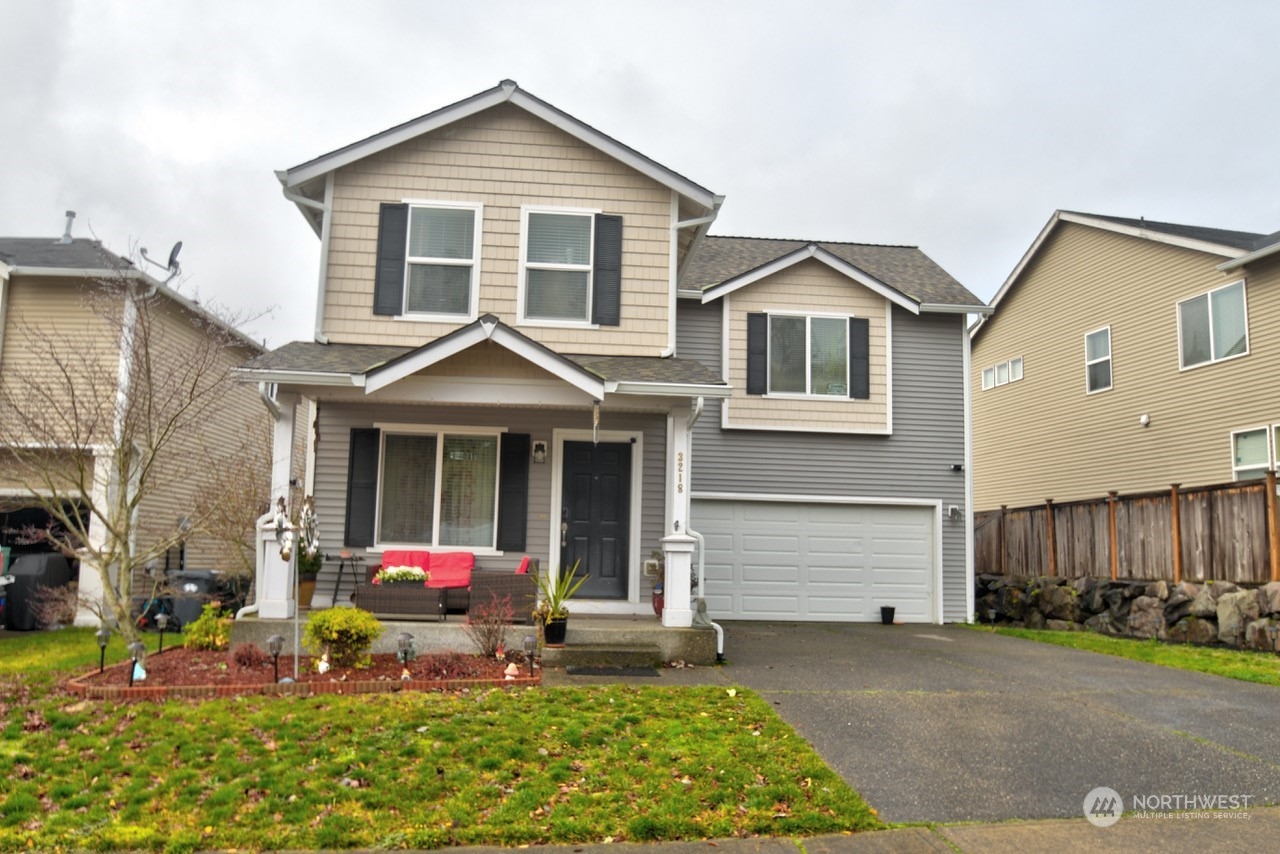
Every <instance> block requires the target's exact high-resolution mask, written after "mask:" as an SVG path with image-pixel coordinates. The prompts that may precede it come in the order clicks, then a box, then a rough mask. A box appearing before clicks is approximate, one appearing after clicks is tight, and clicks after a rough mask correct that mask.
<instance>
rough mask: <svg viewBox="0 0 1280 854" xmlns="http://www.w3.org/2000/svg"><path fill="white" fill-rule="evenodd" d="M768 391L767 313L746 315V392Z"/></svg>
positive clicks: (760, 392) (762, 392)
mask: <svg viewBox="0 0 1280 854" xmlns="http://www.w3.org/2000/svg"><path fill="white" fill-rule="evenodd" d="M768 391H769V315H767V314H763V313H752V314H748V315H747V394H765V393H766V392H768Z"/></svg>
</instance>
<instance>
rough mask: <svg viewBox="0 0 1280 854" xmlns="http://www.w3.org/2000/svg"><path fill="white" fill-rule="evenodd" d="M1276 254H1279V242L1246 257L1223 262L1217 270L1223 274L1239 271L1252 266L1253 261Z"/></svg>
mask: <svg viewBox="0 0 1280 854" xmlns="http://www.w3.org/2000/svg"><path fill="white" fill-rule="evenodd" d="M1276 253H1280V240H1277V241H1276V242H1275V243H1272V244H1271V245H1270V246H1264V247H1262V248H1261V249H1256V250H1254V251H1253V252H1250V253H1248V254H1247V255H1241V256H1240V257H1239V258H1232V259H1231V260H1230V261H1223V262H1222V263H1221V264H1219V265H1218V268H1217V269H1218V270H1220V271H1221V272H1223V273H1230V272H1232V271H1233V270H1239V269H1240V268H1241V267H1243V266H1244V265H1246V264H1252V263H1253V262H1254V261H1258V260H1261V259H1262V258H1267V257H1269V256H1271V255H1275V254H1276Z"/></svg>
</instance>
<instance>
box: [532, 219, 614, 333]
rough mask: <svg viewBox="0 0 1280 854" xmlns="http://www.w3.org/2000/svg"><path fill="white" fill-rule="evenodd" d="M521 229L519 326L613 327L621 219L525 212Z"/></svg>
mask: <svg viewBox="0 0 1280 854" xmlns="http://www.w3.org/2000/svg"><path fill="white" fill-rule="evenodd" d="M522 224H523V230H524V234H523V240H522V246H521V270H520V276H521V278H520V281H521V303H520V320H521V321H533V322H536V323H551V324H558V323H567V324H573V325H578V324H598V325H605V326H617V325H618V323H619V314H620V306H621V271H622V218H621V217H617V216H606V215H604V214H598V213H595V212H593V211H579V210H562V209H541V210H540V209H534V208H528V209H525V210H524V221H523V223H522Z"/></svg>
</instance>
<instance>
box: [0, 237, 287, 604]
mask: <svg viewBox="0 0 1280 854" xmlns="http://www.w3.org/2000/svg"><path fill="white" fill-rule="evenodd" d="M72 216H74V215H72ZM70 235H71V220H70V219H68V222H67V233H66V234H65V235H64V237H63V238H62V239H58V238H56V237H53V238H51V237H38V238H13V237H0V384H3V385H5V386H8V387H9V389H8V390H9V391H13V392H14V393H15V395H16V397H17V398H19V399H21V398H22V397H23V394H22V393H21V391H20V390H17V389H15V384H17V383H21V382H28V384H30V382H31V381H30V380H29V379H26V378H30V377H38V376H39V375H40V373H41V372H45V371H48V372H49V373H50V374H51V375H52V374H55V373H56V370H55V367H56V366H54V365H46V364H42V363H41V362H40V361H38V360H39V359H40V358H41V356H40V353H39V350H38V349H33V348H32V341H33V340H34V339H33V336H35V337H37V338H38V337H47V338H48V339H49V340H51V341H52V342H53V343H54V346H55V347H56V348H57V352H58V353H59V355H58V357H57V358H58V361H59V362H60V363H61V365H62V366H63V367H65V368H67V369H68V371H80V373H78V374H76V375H74V376H72V377H71V379H70V383H71V390H72V391H71V393H69V394H66V395H62V392H63V391H65V390H66V389H65V387H64V386H63V384H61V383H60V382H58V381H53V382H50V383H49V384H48V386H47V387H45V386H42V388H45V389H46V391H47V392H50V393H57V394H58V395H59V396H65V397H67V398H70V397H71V396H72V394H74V395H75V396H76V398H77V400H76V402H75V406H76V407H78V414H77V415H76V416H75V417H71V416H67V422H66V423H67V424H72V425H74V426H75V436H74V438H73V439H71V440H68V441H69V442H75V444H64V443H60V442H58V441H55V439H56V435H55V430H56V432H57V433H58V434H60V433H62V432H63V430H62V429H59V428H57V427H55V428H54V429H51V430H50V431H48V433H47V434H46V435H37V436H24V437H22V442H23V445H24V446H25V447H27V448H28V449H29V448H31V447H37V446H41V445H44V446H47V451H48V456H49V465H50V466H51V467H58V466H62V467H64V468H68V470H74V467H75V464H74V463H69V462H68V460H69V459H70V457H69V455H70V454H72V453H76V451H74V450H73V449H74V448H80V447H87V448H91V449H97V451H98V453H97V456H92V454H93V453H94V451H92V450H91V451H90V452H89V453H90V455H91V456H88V457H87V458H86V461H87V463H88V465H87V466H86V467H85V469H86V471H88V472H89V473H90V474H91V476H92V477H93V478H94V480H95V482H96V483H97V484H98V486H97V487H96V489H98V490H102V491H101V492H99V493H98V494H97V496H96V497H95V503H98V504H105V502H106V500H107V498H106V497H107V493H106V492H105V490H106V488H107V487H106V484H108V483H110V482H112V476H111V472H112V470H113V467H112V460H111V459H110V457H109V456H108V455H106V454H101V452H100V451H101V449H102V448H103V447H107V448H108V449H109V448H110V447H112V445H111V442H110V437H109V436H107V437H106V438H105V439H103V438H99V437H103V436H104V431H107V432H109V431H110V429H111V424H112V415H111V411H96V409H97V407H96V404H100V403H103V402H104V401H106V402H107V403H105V404H104V405H103V407H102V408H103V410H109V408H111V407H114V405H116V404H117V402H118V401H120V400H121V399H122V396H127V395H130V394H133V393H134V392H133V391H132V386H137V385H138V384H139V382H140V380H137V379H135V380H134V381H133V383H132V386H131V382H130V377H131V376H133V377H139V376H142V372H141V371H139V370H135V369H134V368H133V366H131V365H130V364H129V362H130V359H129V357H128V356H127V353H126V352H124V348H122V346H121V341H122V334H121V329H122V326H121V323H120V322H116V321H113V320H109V319H108V318H111V317H113V316H114V317H116V318H119V317H121V316H127V309H126V307H125V299H124V297H123V296H122V292H121V291H120V290H118V289H116V288H115V287H107V286H105V285H104V283H118V282H120V281H121V280H122V278H123V279H133V280H136V281H138V282H139V284H140V285H141V286H142V287H154V289H155V292H154V297H153V299H155V300H158V301H160V303H159V304H158V305H157V310H156V311H155V312H154V313H153V314H151V317H153V318H154V322H155V323H156V324H160V325H163V327H164V328H163V330H161V332H162V333H163V336H164V341H165V342H166V347H165V348H164V349H163V350H161V349H160V348H157V350H156V351H154V352H152V354H151V355H152V356H154V357H155V358H160V359H163V358H167V355H166V354H167V353H168V352H169V351H170V350H182V349H184V348H185V349H186V350H187V351H188V352H189V351H190V350H191V349H192V345H190V344H188V343H187V342H190V341H194V338H193V336H198V335H200V334H201V332H200V331H199V327H200V323H204V322H208V321H210V320H213V321H214V322H220V321H217V320H215V319H213V318H212V316H211V315H209V314H208V313H207V312H205V311H204V310H203V309H201V308H200V307H199V306H197V305H196V304H195V303H193V302H191V301H190V300H188V299H186V298H185V297H183V296H181V295H180V294H178V293H177V292H176V291H174V290H172V289H170V288H168V287H166V286H164V285H162V284H161V283H159V282H157V281H155V280H153V279H150V278H148V277H147V276H145V275H144V274H143V273H142V272H141V271H139V270H138V269H136V268H135V267H134V266H133V265H132V264H131V263H130V262H129V261H127V260H126V259H124V258H121V257H119V256H117V255H115V254H113V253H111V252H110V251H108V250H107V249H105V248H103V246H102V245H101V244H100V243H99V242H98V241H96V240H86V239H83V238H72V237H71V236H70ZM122 312H124V313H125V314H123V315H122V314H121V313H122ZM193 318H198V319H199V321H200V323H193ZM235 341H236V342H237V343H236V344H234V345H232V346H230V347H227V348H226V349H225V350H224V351H222V352H221V353H219V354H218V358H219V359H221V360H222V366H221V370H223V371H229V370H230V369H231V368H233V367H234V366H235V365H238V364H241V363H243V361H244V360H245V359H248V358H251V357H253V356H255V355H258V354H260V353H262V352H263V350H264V349H265V348H263V347H262V346H261V345H259V344H256V343H255V342H253V341H252V340H250V339H249V338H247V337H245V336H243V335H240V334H238V333H236V336H235ZM156 370H157V371H158V372H160V373H163V372H164V371H165V370H166V368H165V366H164V365H163V364H162V365H158V366H156ZM32 405H35V404H34V403H33V404H32ZM43 405H45V406H49V407H63V408H65V410H66V411H70V409H71V406H72V403H71V401H70V400H69V399H66V400H59V399H56V398H53V397H50V396H47V395H46V397H45V399H44V400H43ZM3 417H4V413H0V418H3ZM266 427H267V424H266V418H265V417H264V414H263V411H262V402H261V401H260V400H259V399H258V395H257V394H256V392H255V390H253V389H251V388H246V387H243V386H239V385H237V386H233V387H232V388H231V391H230V392H229V394H228V397H227V398H226V400H225V402H224V404H223V405H221V406H220V407H219V414H218V416H217V417H216V418H214V419H212V420H210V421H209V422H208V423H207V424H206V426H205V428H204V430H203V431H201V432H200V434H199V435H195V434H192V435H186V436H181V437H178V438H177V439H176V440H175V441H174V443H173V444H172V445H171V446H170V448H171V451H172V453H173V454H174V455H178V454H186V453H188V452H190V453H195V452H197V451H198V449H200V448H203V447H227V448H232V447H242V444H243V443H244V442H246V441H248V440H250V438H251V437H253V436H255V435H256V436H258V437H260V439H259V448H261V443H262V442H265V440H266V437H267V435H268V433H267V429H266ZM11 429H12V428H7V429H6V432H7V433H9V434H10V435H14V434H13V433H12V432H10V430H11ZM67 429H71V428H67ZM260 453H261V455H262V457H263V458H264V459H265V457H266V450H265V449H264V448H262V449H261V451H260ZM173 458H174V457H170V456H164V457H159V458H157V460H156V463H157V466H160V467H163V466H166V465H168V462H166V461H168V460H172V459H173ZM24 481H25V478H24V476H23V475H22V474H21V471H20V469H18V468H17V467H16V464H15V461H14V460H13V458H12V457H7V456H6V455H4V454H3V453H0V517H2V518H0V528H2V529H4V530H0V537H2V538H4V540H5V542H6V544H17V543H19V542H21V541H23V540H25V539H26V538H24V537H22V535H21V533H20V530H19V526H20V525H21V527H25V526H27V525H36V526H37V527H43V526H44V524H46V523H47V521H48V516H47V514H45V513H44V511H42V510H40V509H39V508H38V507H35V506H33V504H32V503H31V502H30V500H29V499H30V493H29V492H28V491H27V490H26V488H25V487H24ZM156 481H157V488H156V489H155V490H154V491H152V492H149V493H147V494H146V495H145V496H144V497H143V499H142V501H141V503H140V506H139V509H138V524H137V528H136V531H135V542H134V547H135V549H136V550H137V551H144V550H147V549H148V547H147V543H148V542H152V543H155V542H160V541H161V540H160V538H161V537H164V536H166V535H169V534H171V533H172V532H173V530H174V529H175V526H176V525H177V523H178V520H179V519H180V518H181V517H183V516H184V515H187V514H189V513H190V512H191V510H190V508H191V506H192V504H193V502H195V501H196V500H197V494H198V493H199V492H200V490H201V489H202V488H206V487H207V486H208V483H209V482H208V481H205V480H202V479H201V478H199V477H196V478H193V479H185V478H184V479H182V481H181V482H177V481H178V478H176V477H165V476H163V475H159V476H157V478H156ZM68 494H71V491H70V490H69V491H68ZM95 533H98V534H99V535H100V533H101V529H100V528H96V527H95V524H94V522H93V521H92V520H90V522H89V536H90V539H91V540H92V539H93V538H94V536H95ZM41 548H44V549H45V550H48V546H47V545H45V546H41V545H40V544H34V545H30V547H29V548H26V549H24V548H23V546H21V545H19V549H20V550H31V549H36V550H38V549H41ZM183 551H184V556H185V562H186V566H187V567H188V568H203V569H224V570H225V569H234V568H235V567H236V564H237V562H239V563H240V564H241V565H242V566H243V564H244V561H243V559H239V558H238V550H237V549H236V548H235V547H234V546H231V545H228V544H227V543H226V542H225V541H224V540H220V539H209V538H205V537H200V536H193V537H192V538H191V539H190V540H188V541H187V542H186V544H185V549H184V550H183ZM172 560H173V565H172V568H174V569H177V568H178V567H177V562H178V560H179V554H177V553H174V554H173V555H172ZM79 581H80V585H81V588H80V589H81V593H82V594H88V595H92V594H93V591H95V590H96V591H99V592H100V591H101V582H100V580H99V578H98V576H97V575H96V573H84V574H83V575H82V576H81V577H80V579H79ZM137 592H139V593H142V592H144V591H143V590H138V591H137ZM78 622H83V623H86V624H92V625H97V618H96V617H93V616H92V615H90V614H88V613H87V612H82V613H81V615H80V616H79V617H78Z"/></svg>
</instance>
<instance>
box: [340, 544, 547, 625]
mask: <svg viewBox="0 0 1280 854" xmlns="http://www.w3.org/2000/svg"><path fill="white" fill-rule="evenodd" d="M433 558H434V564H433ZM392 561H395V562H394V563H393V562H392ZM383 562H384V563H386V564H387V565H388V566H400V565H410V566H420V567H421V568H422V569H424V570H426V571H427V572H428V574H429V575H430V580H429V581H428V582H427V584H426V585H425V586H424V585H421V584H403V583H401V584H374V583H373V577H374V575H375V574H376V573H377V571H378V570H379V569H381V568H382V567H381V565H372V566H369V567H368V568H366V570H365V579H364V581H362V582H360V583H359V584H357V585H356V589H355V592H354V593H353V594H352V595H351V601H352V602H353V603H354V604H355V606H356V607H357V608H363V609H365V610H366V611H371V612H372V613H374V614H376V615H377V616H379V617H386V618H392V619H406V620H430V619H435V620H443V619H445V617H446V615H447V614H448V613H449V612H450V611H453V612H455V613H465V612H467V611H469V610H470V609H471V608H472V607H475V606H478V605H481V604H483V603H486V602H489V601H490V600H492V599H498V600H502V599H503V598H508V597H509V598H510V601H511V610H512V614H513V616H514V618H515V619H516V620H517V621H528V620H531V619H532V612H533V607H534V605H535V604H536V603H537V598H538V587H537V581H536V580H535V578H534V576H533V575H532V574H531V573H530V572H528V571H525V572H499V571H496V570H481V569H475V568H474V564H475V557H474V555H471V554H470V553H463V552H441V553H438V554H436V555H432V554H431V553H429V552H425V551H413V552H391V551H388V552H386V553H384V554H383ZM529 565H530V561H529V559H528V558H526V559H525V561H524V562H522V563H521V568H522V569H525V570H527V569H528V567H529ZM535 571H536V570H535Z"/></svg>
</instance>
